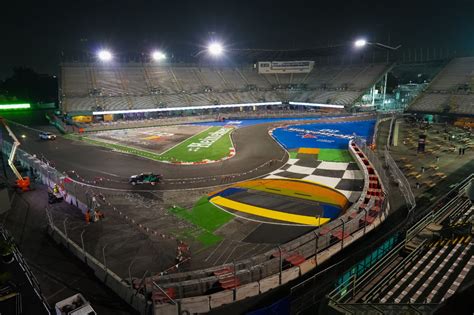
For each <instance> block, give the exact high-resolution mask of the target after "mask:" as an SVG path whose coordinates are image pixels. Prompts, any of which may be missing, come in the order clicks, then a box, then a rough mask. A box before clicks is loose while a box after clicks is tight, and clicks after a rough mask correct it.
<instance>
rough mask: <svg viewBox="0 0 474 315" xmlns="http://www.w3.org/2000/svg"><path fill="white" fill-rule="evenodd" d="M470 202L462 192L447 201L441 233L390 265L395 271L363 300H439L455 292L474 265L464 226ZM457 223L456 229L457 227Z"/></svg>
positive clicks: (473, 251) (473, 249)
mask: <svg viewBox="0 0 474 315" xmlns="http://www.w3.org/2000/svg"><path fill="white" fill-rule="evenodd" d="M473 213H474V206H473V205H472V204H471V202H470V201H469V200H468V199H467V198H466V197H465V196H462V195H458V196H456V197H455V198H454V199H453V200H452V202H451V203H450V204H449V216H447V217H446V219H444V220H443V221H442V222H441V223H440V225H441V226H443V230H445V231H447V232H444V233H443V232H441V234H440V235H439V236H437V237H435V238H433V239H432V240H428V241H425V242H424V243H422V244H421V245H420V246H421V247H418V248H417V249H416V250H415V251H414V252H413V253H414V255H413V256H412V258H410V259H408V260H405V261H404V262H403V263H401V264H399V265H397V264H395V265H392V267H391V268H392V270H395V271H396V272H395V273H393V275H392V276H391V277H390V278H387V279H381V282H383V281H385V282H384V284H383V286H380V288H379V289H378V290H377V291H376V293H375V294H372V295H370V296H367V297H366V298H363V299H364V302H365V303H376V304H378V303H382V304H384V303H441V302H443V301H444V300H446V299H447V298H448V297H449V296H451V295H452V294H454V293H455V291H456V289H457V288H458V287H459V286H460V285H461V284H462V283H463V281H464V280H465V279H466V276H467V274H468V273H469V271H470V270H471V269H472V267H473V266H474V260H473V254H474V247H473V243H474V241H473V239H472V236H471V234H470V233H469V232H468V229H463V228H462V226H463V225H464V226H467V225H470V224H471V223H470V219H471V216H472V214H473ZM459 227H461V228H460V229H459V230H456V229H457V228H459Z"/></svg>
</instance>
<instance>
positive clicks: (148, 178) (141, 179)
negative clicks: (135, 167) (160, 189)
mask: <svg viewBox="0 0 474 315" xmlns="http://www.w3.org/2000/svg"><path fill="white" fill-rule="evenodd" d="M161 180H162V176H161V175H157V174H153V173H141V174H140V175H132V176H130V179H129V180H128V182H129V183H130V184H132V185H133V186H135V185H137V184H151V185H156V183H159V182H160V181H161Z"/></svg>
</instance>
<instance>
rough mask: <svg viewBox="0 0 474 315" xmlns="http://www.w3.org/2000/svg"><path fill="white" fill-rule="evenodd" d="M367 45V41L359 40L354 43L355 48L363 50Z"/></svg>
mask: <svg viewBox="0 0 474 315" xmlns="http://www.w3.org/2000/svg"><path fill="white" fill-rule="evenodd" d="M365 45H367V41H366V40H365V39H358V40H356V41H355V42H354V46H355V47H357V48H361V47H364V46H365Z"/></svg>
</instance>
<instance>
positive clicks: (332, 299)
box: [328, 174, 474, 313]
mask: <svg viewBox="0 0 474 315" xmlns="http://www.w3.org/2000/svg"><path fill="white" fill-rule="evenodd" d="M473 177H474V174H471V175H470V176H468V177H467V178H466V179H465V180H463V182H461V183H460V184H458V185H457V186H456V187H455V188H453V189H452V190H450V192H448V193H447V194H445V195H444V196H443V197H442V198H441V199H440V201H438V202H437V203H436V204H434V205H433V206H431V207H430V209H431V210H430V211H429V212H428V213H427V214H426V215H425V216H424V217H423V218H422V219H421V220H420V221H418V222H417V223H416V224H415V225H414V226H412V227H411V228H410V229H409V230H408V231H407V233H406V237H405V241H404V242H401V243H400V244H398V245H397V246H396V247H395V248H393V249H392V250H391V251H390V252H388V253H387V254H386V256H384V257H383V258H382V259H381V260H380V261H378V262H377V263H376V264H375V265H374V266H372V267H371V268H370V269H369V270H368V271H366V272H365V273H364V274H363V275H362V276H361V277H360V278H358V279H355V278H349V279H347V280H346V281H345V282H344V283H342V284H340V285H339V286H337V287H336V288H335V289H334V290H332V291H331V292H330V293H329V294H328V298H329V305H331V306H333V307H334V308H336V309H339V310H345V311H348V312H356V313H357V312H362V311H363V310H367V309H371V310H372V311H374V310H375V309H378V310H379V311H381V309H382V307H383V310H384V311H388V309H386V308H385V306H388V307H390V306H391V305H392V304H390V303H387V304H385V303H383V304H382V303H373V300H374V299H376V298H377V297H378V295H379V294H380V293H381V292H382V290H383V288H385V287H386V286H388V285H390V283H392V282H393V281H394V279H396V277H397V276H398V275H399V274H400V273H401V272H403V271H404V270H406V268H405V267H406V266H408V265H410V263H411V262H413V261H415V260H416V259H417V258H418V257H419V256H420V255H421V254H423V250H424V249H425V248H426V246H425V245H426V243H427V240H423V241H421V242H420V244H419V245H418V246H417V247H416V248H415V249H413V251H411V252H410V253H409V254H408V255H407V256H406V257H404V258H403V259H402V260H401V261H400V262H399V263H397V268H393V269H392V270H390V271H389V272H388V273H386V274H384V275H383V278H382V280H381V281H379V282H377V283H376V284H375V285H374V286H373V287H372V288H370V289H369V290H368V291H367V292H365V293H364V294H363V297H360V298H361V299H362V300H363V301H364V302H363V303H353V302H350V301H351V300H354V297H355V296H356V295H358V294H359V293H360V292H362V290H363V288H365V287H367V285H369V284H370V283H371V282H372V281H373V280H374V279H375V278H376V277H377V276H378V275H380V274H381V273H382V272H383V270H385V269H386V268H388V267H389V265H390V264H391V263H392V262H393V261H394V260H395V259H396V258H397V257H399V254H400V252H401V251H402V250H404V249H405V248H406V244H407V242H409V241H411V240H413V239H414V238H416V237H417V235H418V234H419V233H420V232H421V231H422V230H423V229H425V228H426V227H427V226H428V225H429V224H431V223H439V222H440V221H442V220H443V219H444V218H445V217H446V216H447V215H449V214H450V213H451V212H452V211H454V210H456V209H455V208H454V209H453V208H452V206H453V205H454V204H456V201H458V200H459V198H460V197H461V196H462V194H463V193H464V189H465V187H466V186H467V185H468V183H469V182H470V180H471V178H473ZM446 200H448V201H447V203H446V204H444V206H442V207H439V204H440V203H443V202H446ZM393 305H399V307H400V308H399V309H404V308H406V307H411V308H412V309H413V308H416V309H419V306H422V307H425V306H426V307H427V308H428V309H432V307H434V306H438V304H412V303H406V304H404V303H400V304H393ZM393 305H392V306H393ZM349 309H350V311H349ZM381 312H382V311H381Z"/></svg>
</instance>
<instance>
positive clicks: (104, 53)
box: [97, 50, 112, 61]
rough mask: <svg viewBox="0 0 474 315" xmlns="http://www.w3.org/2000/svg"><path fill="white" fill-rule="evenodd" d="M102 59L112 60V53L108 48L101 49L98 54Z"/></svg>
mask: <svg viewBox="0 0 474 315" xmlns="http://www.w3.org/2000/svg"><path fill="white" fill-rule="evenodd" d="M97 56H98V57H99V59H100V60H102V61H110V60H112V53H111V52H110V51H108V50H101V51H99V53H98V54H97Z"/></svg>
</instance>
